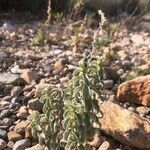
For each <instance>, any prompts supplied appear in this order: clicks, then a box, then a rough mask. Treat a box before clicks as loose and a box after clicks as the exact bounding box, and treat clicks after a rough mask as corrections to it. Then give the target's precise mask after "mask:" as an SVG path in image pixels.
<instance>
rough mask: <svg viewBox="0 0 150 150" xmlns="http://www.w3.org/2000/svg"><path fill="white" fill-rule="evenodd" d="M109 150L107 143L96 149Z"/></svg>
mask: <svg viewBox="0 0 150 150" xmlns="http://www.w3.org/2000/svg"><path fill="white" fill-rule="evenodd" d="M109 149H110V144H109V142H108V141H105V142H103V143H102V145H101V146H100V147H99V148H98V150H109Z"/></svg>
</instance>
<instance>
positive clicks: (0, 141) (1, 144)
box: [0, 139, 7, 150]
mask: <svg viewBox="0 0 150 150" xmlns="http://www.w3.org/2000/svg"><path fill="white" fill-rule="evenodd" d="M6 146H7V145H6V142H5V141H4V140H3V139H0V150H3V149H5V148H6Z"/></svg>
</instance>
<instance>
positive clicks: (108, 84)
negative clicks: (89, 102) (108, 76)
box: [103, 80, 114, 89]
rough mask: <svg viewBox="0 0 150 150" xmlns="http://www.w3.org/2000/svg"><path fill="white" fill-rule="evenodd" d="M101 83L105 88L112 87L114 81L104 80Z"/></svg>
mask: <svg viewBox="0 0 150 150" xmlns="http://www.w3.org/2000/svg"><path fill="white" fill-rule="evenodd" d="M103 83H104V88H105V89H112V88H113V85H114V82H113V81H112V80H104V81H103Z"/></svg>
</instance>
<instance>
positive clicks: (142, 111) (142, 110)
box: [136, 106, 150, 116]
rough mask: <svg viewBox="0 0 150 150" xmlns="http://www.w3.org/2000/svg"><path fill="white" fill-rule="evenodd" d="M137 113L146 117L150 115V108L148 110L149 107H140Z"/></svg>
mask: <svg viewBox="0 0 150 150" xmlns="http://www.w3.org/2000/svg"><path fill="white" fill-rule="evenodd" d="M136 111H137V112H138V113H139V114H143V115H144V116H145V115H150V108H148V107H144V106H140V107H137V108H136Z"/></svg>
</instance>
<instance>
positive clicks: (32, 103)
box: [28, 98, 43, 112]
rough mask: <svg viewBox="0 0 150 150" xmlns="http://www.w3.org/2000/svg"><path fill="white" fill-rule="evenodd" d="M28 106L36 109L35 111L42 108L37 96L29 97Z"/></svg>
mask: <svg viewBox="0 0 150 150" xmlns="http://www.w3.org/2000/svg"><path fill="white" fill-rule="evenodd" d="M28 107H29V109H31V110H37V111H39V112H41V111H42V108H43V103H42V102H40V100H39V99H38V98H35V99H31V100H29V101H28Z"/></svg>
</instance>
